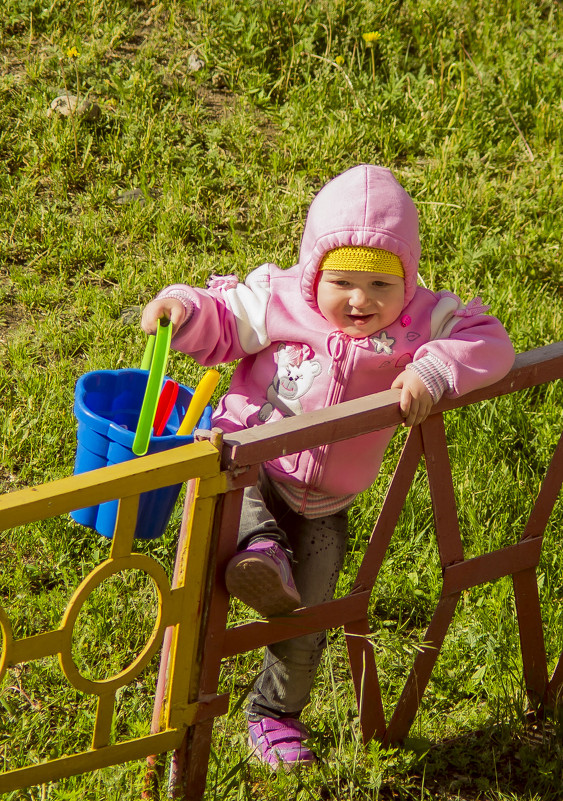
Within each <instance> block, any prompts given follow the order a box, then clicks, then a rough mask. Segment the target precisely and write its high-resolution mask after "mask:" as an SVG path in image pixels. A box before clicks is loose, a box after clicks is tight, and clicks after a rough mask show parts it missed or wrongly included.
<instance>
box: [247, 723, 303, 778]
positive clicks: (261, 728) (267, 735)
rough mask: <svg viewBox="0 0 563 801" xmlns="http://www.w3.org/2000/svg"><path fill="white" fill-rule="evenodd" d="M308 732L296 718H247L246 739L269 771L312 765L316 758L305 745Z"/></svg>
mask: <svg viewBox="0 0 563 801" xmlns="http://www.w3.org/2000/svg"><path fill="white" fill-rule="evenodd" d="M308 737H309V732H308V731H307V729H306V728H305V726H304V725H303V724H302V723H301V722H300V721H298V720H295V718H282V719H281V720H276V719H274V718H262V719H261V720H258V721H256V722H252V721H250V720H249V721H248V742H249V745H250V747H251V748H253V749H254V754H255V755H256V757H257V758H258V759H259V760H260V762H263V763H264V764H265V765H269V767H270V768H271V769H272V770H278V769H280V768H281V769H282V770H286V771H288V770H291V769H292V768H294V767H295V766H296V765H311V764H312V763H313V762H316V761H317V757H316V756H315V754H314V753H313V752H312V751H311V749H310V748H308V747H307V746H306V745H305V740H306V739H307V738H308Z"/></svg>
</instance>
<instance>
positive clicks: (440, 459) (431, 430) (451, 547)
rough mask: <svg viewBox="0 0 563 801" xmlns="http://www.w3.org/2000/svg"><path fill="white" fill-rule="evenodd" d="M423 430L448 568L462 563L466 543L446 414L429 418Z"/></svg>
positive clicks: (442, 555)
mask: <svg viewBox="0 0 563 801" xmlns="http://www.w3.org/2000/svg"><path fill="white" fill-rule="evenodd" d="M420 430H421V434H422V443H423V449H424V460H425V462H426V472H427V474H428V485H429V487H430V496H431V498H432V510H433V512H434V525H435V528H436V540H437V542H438V550H439V552H440V562H441V564H442V567H445V566H446V565H449V564H452V563H453V562H461V560H462V559H463V545H462V542H461V533H460V530H459V520H458V516H457V504H456V499H455V490H454V484H453V479H452V470H451V465H450V457H449V455H448V443H447V441H446V432H445V429H444V419H443V417H442V415H439V416H438V415H434V416H432V417H429V418H427V419H426V420H425V421H424V423H422V425H421V426H420Z"/></svg>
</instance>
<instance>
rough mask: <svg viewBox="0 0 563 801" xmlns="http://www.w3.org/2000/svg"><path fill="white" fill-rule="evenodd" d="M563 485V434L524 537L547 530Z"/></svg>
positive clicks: (537, 534) (536, 534) (533, 535)
mask: <svg viewBox="0 0 563 801" xmlns="http://www.w3.org/2000/svg"><path fill="white" fill-rule="evenodd" d="M562 485H563V434H561V437H560V438H559V442H558V443H557V447H556V448H555V451H554V453H553V456H552V458H551V462H550V464H549V467H548V469H547V472H546V474H545V478H544V480H543V481H542V485H541V487H540V491H539V493H538V497H537V499H536V502H535V504H534V508H533V509H532V512H531V514H530V517H529V518H528V522H527V524H526V528H525V529H524V534H523V535H522V538H523V539H526V538H528V537H537V536H539V535H541V534H543V532H544V531H545V527H546V526H547V523H548V520H549V517H550V515H551V512H552V511H553V507H554V506H555V502H556V501H557V498H558V496H559V493H560V491H561V486H562Z"/></svg>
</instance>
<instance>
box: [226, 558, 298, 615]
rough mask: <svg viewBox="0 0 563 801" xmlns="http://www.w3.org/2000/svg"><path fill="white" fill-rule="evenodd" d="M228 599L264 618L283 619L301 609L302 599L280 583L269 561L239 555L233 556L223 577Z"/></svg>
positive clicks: (295, 592)
mask: <svg viewBox="0 0 563 801" xmlns="http://www.w3.org/2000/svg"><path fill="white" fill-rule="evenodd" d="M225 583H226V585H227V589H228V591H229V592H230V593H231V595H234V596H235V597H236V598H239V600H241V601H243V603H245V604H246V605H247V606H250V607H251V608H252V609H256V611H257V612H259V613H260V614H261V615H263V616H264V617H274V616H275V615H285V614H287V613H288V612H293V610H294V609H297V608H298V607H299V606H300V605H301V596H300V595H299V593H298V592H297V590H293V589H292V588H291V587H289V586H288V585H287V584H284V582H283V581H282V579H281V576H280V574H279V573H278V571H277V570H276V568H275V567H272V562H271V560H270V559H268V557H264V556H262V555H261V554H255V555H253V556H251V555H250V554H248V553H241V554H240V560H238V561H237V557H236V556H235V557H234V559H232V560H231V561H230V563H229V566H228V568H227V571H226V573H225Z"/></svg>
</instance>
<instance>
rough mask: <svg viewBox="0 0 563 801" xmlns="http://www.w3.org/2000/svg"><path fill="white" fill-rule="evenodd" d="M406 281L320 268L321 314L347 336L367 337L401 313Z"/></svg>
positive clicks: (319, 301) (318, 285) (318, 287)
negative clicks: (321, 269)
mask: <svg viewBox="0 0 563 801" xmlns="http://www.w3.org/2000/svg"><path fill="white" fill-rule="evenodd" d="M404 301H405V283H404V281H403V279H402V278H401V277H400V276H398V275H388V274H387V273H368V272H363V271H360V270H334V271H332V270H323V271H322V272H321V273H320V278H319V282H318V284H317V304H318V307H319V309H320V312H321V314H322V315H323V317H325V318H326V319H327V320H328V321H329V322H330V323H333V324H334V325H335V326H336V327H337V328H339V329H340V331H343V332H344V333H345V334H348V336H350V337H357V338H361V337H369V336H371V335H372V334H375V333H376V332H377V331H381V330H382V329H383V328H385V327H386V326H388V325H391V323H393V322H394V321H395V320H396V319H397V317H398V316H399V314H400V313H401V311H402V309H403V306H404Z"/></svg>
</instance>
